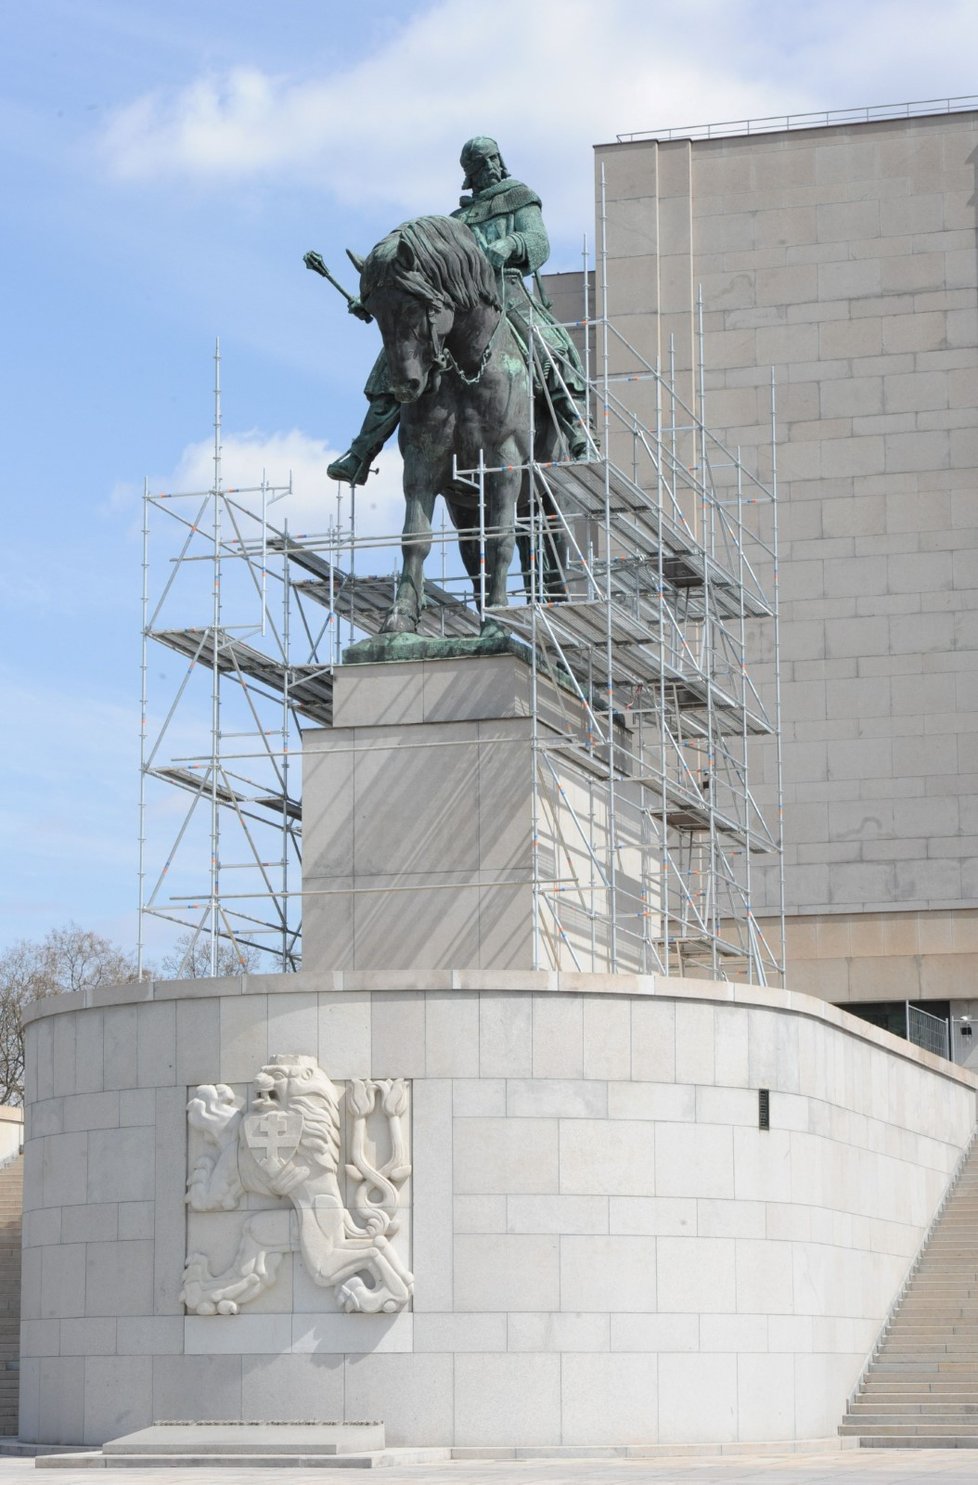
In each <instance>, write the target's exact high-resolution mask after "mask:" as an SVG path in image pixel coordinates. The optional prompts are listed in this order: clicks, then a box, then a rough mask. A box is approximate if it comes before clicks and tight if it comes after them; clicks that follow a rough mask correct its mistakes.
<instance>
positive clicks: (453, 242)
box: [360, 216, 501, 310]
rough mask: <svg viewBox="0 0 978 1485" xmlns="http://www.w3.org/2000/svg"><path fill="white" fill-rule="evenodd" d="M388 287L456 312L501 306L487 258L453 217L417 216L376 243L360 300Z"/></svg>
mask: <svg viewBox="0 0 978 1485" xmlns="http://www.w3.org/2000/svg"><path fill="white" fill-rule="evenodd" d="M390 288H396V289H401V290H402V291H403V292H404V293H406V294H413V295H414V296H415V297H416V298H418V299H423V300H425V301H426V302H427V303H429V304H449V305H451V306H452V308H453V309H459V310H470V309H476V308H478V306H479V304H480V303H481V304H488V305H490V306H491V307H492V308H493V309H500V308H501V304H500V300H499V290H498V288H497V285H496V277H495V274H494V273H493V270H492V265H491V264H490V262H489V259H488V258H487V257H486V255H485V253H484V252H483V251H482V248H481V247H480V246H479V242H478V239H477V238H476V236H475V234H474V233H473V232H472V231H471V229H470V228H469V227H467V226H466V225H465V223H464V222H460V221H457V220H456V219H455V218H454V217H440V216H432V217H416V218H415V219H414V220H413V221H411V222H402V223H401V225H400V226H399V227H395V228H394V231H393V232H389V233H388V234H387V236H386V237H385V238H383V239H382V240H381V241H380V242H378V244H377V246H376V247H375V248H373V249H372V250H371V252H370V253H369V254H368V256H367V259H366V262H365V263H364V265H363V270H362V272H361V275H360V298H361V300H362V301H363V302H364V303H366V301H367V299H368V298H369V296H370V295H371V294H372V293H373V291H374V290H375V289H390Z"/></svg>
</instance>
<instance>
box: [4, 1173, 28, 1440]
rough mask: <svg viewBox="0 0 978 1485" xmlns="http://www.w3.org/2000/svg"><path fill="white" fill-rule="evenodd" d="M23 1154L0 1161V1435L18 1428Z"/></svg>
mask: <svg viewBox="0 0 978 1485" xmlns="http://www.w3.org/2000/svg"><path fill="white" fill-rule="evenodd" d="M23 1206H24V1157H23V1155H16V1156H15V1157H14V1158H13V1159H12V1160H8V1161H6V1162H5V1163H4V1164H3V1165H0V1436H2V1435H8V1436H9V1435H12V1434H16V1432H17V1392H18V1386H19V1380H20V1373H19V1363H20V1230H21V1217H22V1213H23Z"/></svg>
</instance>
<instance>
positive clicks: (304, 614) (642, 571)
mask: <svg viewBox="0 0 978 1485" xmlns="http://www.w3.org/2000/svg"><path fill="white" fill-rule="evenodd" d="M603 216H604V210H603V207H602V220H603ZM606 261H607V259H606V253H605V250H604V246H603V243H602V246H601V251H600V253H599V255H598V264H597V269H596V276H597V279H598V284H599V289H600V302H599V313H598V314H593V313H592V312H591V308H590V303H589V300H590V297H591V294H592V289H591V277H592V275H591V274H590V272H589V264H588V261H587V249H586V246H585V263H584V273H583V275H582V281H583V294H584V303H583V312H582V314H581V317H580V318H579V319H578V320H576V321H572V322H570V326H569V328H570V329H571V330H572V333H574V334H575V336H576V338H577V339H578V341H579V346H580V349H581V351H582V356H583V360H584V363H585V369H586V373H587V387H588V391H587V406H586V407H585V408H582V409H581V413H582V419H583V421H584V422H585V424H586V425H593V424H595V423H596V424H597V428H598V431H597V434H594V433H592V434H591V435H590V436H589V442H590V448H589V452H588V456H587V458H585V459H583V460H578V461H556V462H549V463H542V462H538V461H536V460H531V461H530V463H529V464H528V465H526V466H525V470H526V473H527V475H528V477H529V483H530V489H531V495H532V498H531V500H530V502H529V509H528V511H527V513H526V514H525V515H524V516H523V517H522V518H521V519H520V521H519V523H518V528H519V529H518V534H519V536H520V537H521V538H522V545H523V548H524V551H528V552H529V554H530V560H529V564H528V577H524V576H523V575H520V576H517V575H516V574H514V575H513V578H512V583H511V591H510V595H509V602H508V603H507V605H506V606H505V607H501V608H497V609H495V610H489V609H487V608H485V607H484V604H483V599H484V594H483V593H482V592H481V591H480V589H479V584H478V583H477V584H476V592H475V593H474V594H473V592H472V583H471V580H470V579H468V578H465V577H464V575H463V573H462V569H461V566H460V564H459V562H458V560H457V556H456V553H455V544H456V541H457V533H455V532H454V531H450V530H448V529H446V526H445V524H444V521H443V523H442V526H441V529H440V531H436V532H435V533H434V544H435V547H437V548H439V549H440V566H441V571H440V575H439V579H438V581H435V580H434V579H433V578H431V577H430V576H429V577H426V580H425V583H424V600H425V601H424V607H423V609H422V615H421V620H420V623H419V633H422V634H427V635H438V636H454V637H468V636H475V635H477V634H478V633H479V632H480V629H481V628H482V626H483V625H484V624H485V623H486V622H490V621H491V622H493V623H495V624H497V625H499V626H501V627H503V628H504V629H505V630H507V631H508V632H509V634H510V635H511V636H512V641H513V646H514V649H515V650H516V652H517V653H519V654H521V655H522V656H523V657H524V658H525V661H526V663H527V665H528V667H529V669H530V672H531V695H532V698H533V701H532V708H531V711H532V718H531V722H532V760H533V762H532V771H533V782H532V791H531V794H532V816H533V823H532V831H531V836H532V864H531V877H532V912H533V944H534V949H533V961H534V967H536V968H541V969H543V968H557V969H577V970H600V971H612V972H615V971H624V970H628V971H635V972H641V973H659V974H663V975H694V976H701V977H706V978H711V979H727V978H732V979H746V980H750V981H753V982H754V983H759V984H768V983H775V982H781V983H783V975H784V877H783V852H782V840H781V820H782V776H781V752H780V682H779V670H780V660H779V657H780V641H779V632H778V606H777V578H778V566H777V563H778V558H777V540H778V530H777V499H776V488H777V475H776V457H775V447H776V432H777V430H776V423H775V411H774V387H773V380H772V389H771V419H770V429H769V439H770V441H769V449H770V454H769V467H768V468H767V469H766V470H765V471H764V477H763V478H762V476H761V472H760V471H759V470H758V469H757V468H756V467H753V466H749V461H748V460H747V459H746V458H745V457H744V456H743V454H742V451H741V450H740V449H739V448H733V449H730V448H727V447H726V446H725V445H724V444H723V443H722V442H721V441H720V440H719V439H718V438H716V437H715V436H714V435H713V434H712V433H711V432H710V431H709V429H708V427H707V423H706V416H705V402H706V397H705V374H704V365H703V345H704V336H703V319H702V304H701V303H700V305H699V307H698V316H697V334H696V337H695V341H696V346H695V359H696V363H697V364H696V365H695V366H694V368H693V369H692V372H691V373H690V372H689V369H688V368H687V370H686V374H685V383H684V385H685V386H686V387H688V386H689V385H692V387H693V389H694V390H693V393H692V395H689V393H688V391H685V392H684V395H681V394H680V391H679V390H678V382H677V374H676V365H675V360H676V356H675V344H674V342H670V347H669V357H668V365H667V366H666V367H665V368H663V367H662V366H660V365H659V364H657V363H653V362H651V361H650V360H648V359H647V358H645V357H644V356H643V355H642V354H641V353H640V352H639V351H638V350H637V349H636V348H635V346H633V345H632V344H630V343H629V341H628V340H627V339H626V337H625V336H624V334H623V333H622V331H621V328H620V326H618V325H616V324H615V322H614V320H613V318H612V317H611V315H610V314H609V311H608V284H607V269H606ZM530 323H531V336H532V337H533V338H534V340H535V341H536V342H537V347H536V348H537V352H538V355H539V357H540V358H541V360H542V361H544V362H545V361H546V360H547V359H550V360H551V361H552V360H553V354H554V353H553V351H552V349H550V348H548V344H547V341H546V339H545V337H544V336H543V334H542V333H541V332H540V329H539V328H538V327H537V326H535V325H534V324H533V321H532V316H531V322H530ZM596 361H597V362H598V369H597V370H596V369H595V364H594V363H595V362H596ZM553 370H554V374H555V375H556V376H558V377H559V375H560V368H559V366H556V365H554V367H553ZM530 446H531V447H532V438H531V440H530ZM213 464H214V476H213V482H212V484H211V487H210V489H208V490H206V491H198V492H196V493H191V494H174V493H169V492H168V493H165V494H159V493H151V492H150V491H148V490H147V491H146V493H145V498H144V511H145V519H144V546H143V660H142V702H143V705H142V715H143V726H142V757H141V774H142V782H141V791H140V818H141V825H140V861H139V881H140V910H141V912H140V920H141V925H142V923H143V920H146V919H148V918H149V917H152V916H158V917H161V918H164V919H166V920H168V921H169V922H171V923H175V924H178V925H180V927H181V928H182V929H183V930H184V931H185V933H187V934H188V935H189V938H190V942H191V944H193V943H195V942H197V941H198V940H200V938H201V937H202V936H203V938H204V940H205V941H206V943H207V945H208V949H209V957H210V964H211V972H212V973H215V972H216V971H217V967H218V964H219V962H221V945H222V943H223V944H224V945H225V946H230V950H231V953H232V956H234V955H237V956H238V957H240V958H242V959H246V958H247V953H246V951H253V950H258V951H261V953H262V954H263V955H265V956H270V958H268V959H267V960H266V962H268V963H274V965H275V966H276V967H277V968H279V969H281V970H283V971H290V970H294V969H296V968H297V967H298V966H299V963H300V956H301V947H300V945H301V879H300V871H301V832H302V807H301V799H300V790H299V786H298V781H297V777H296V754H297V752H298V750H299V749H300V748H301V734H302V732H303V730H304V729H305V728H307V727H310V726H315V727H322V726H328V725H330V723H331V721H332V680H333V673H334V670H335V668H336V667H337V666H338V665H340V664H342V663H343V660H342V655H343V648H344V637H343V636H344V632H345V634H346V635H347V636H348V638H349V639H350V640H354V639H356V638H358V637H361V636H364V635H374V634H378V633H379V632H380V630H381V626H382V624H383V621H384V618H385V616H386V614H387V612H388V610H389V608H390V604H391V601H392V597H393V592H394V582H395V575H394V573H393V572H391V571H387V572H383V573H381V574H378V573H377V571H376V568H377V567H378V566H379V565H380V564H381V562H384V561H387V560H390V559H391V558H392V556H393V553H394V552H395V551H396V550H397V548H398V547H399V545H400V535H399V533H398V534H394V533H389V534H381V535H367V534H365V532H364V531H363V530H362V529H359V526H360V524H361V523H358V520H357V512H356V491H355V489H351V490H348V491H345V490H340V491H339V493H338V495H337V509H336V517H335V520H331V521H330V522H329V523H328V525H327V529H326V530H325V531H324V532H321V533H318V534H308V533H306V534H302V535H298V534H292V533H291V532H290V531H289V527H288V523H287V522H284V521H283V522H281V523H280V524H276V522H275V521H274V520H273V516H274V515H275V509H274V508H275V506H276V504H277V503H278V502H279V501H280V500H282V499H283V497H284V496H286V495H287V494H288V493H289V486H288V485H284V486H272V485H269V484H266V482H265V480H264V477H263V478H262V481H261V483H260V484H259V485H257V486H255V487H254V488H250V489H247V490H245V489H240V488H239V489H227V488H225V487H224V484H223V481H222V469H221V392H220V350H219V348H218V350H217V352H216V355H215V388H214V455H213ZM455 473H456V477H457V479H458V480H459V481H460V482H468V484H469V485H470V487H471V489H472V491H473V493H474V494H475V495H477V496H478V502H479V510H480V517H479V527H478V532H475V531H473V532H472V533H471V534H472V535H473V536H475V535H477V536H478V539H479V541H480V542H481V543H482V544H483V547H484V544H485V542H486V540H487V538H488V537H491V535H492V532H491V531H490V530H488V529H487V527H486V521H485V509H486V501H485V482H486V479H487V477H488V476H489V475H490V474H491V473H492V470H491V469H490V468H487V467H486V466H485V464H484V462H480V466H479V467H478V468H476V469H459V468H456V471H455ZM344 503H345V508H344ZM160 523H162V524H163V526H164V527H165V535H164V536H163V540H162V552H163V557H162V564H161V562H160V558H159V556H158V555H157V548H156V547H155V546H153V555H152V559H151V545H152V544H153V542H154V541H155V540H156V537H157V530H158V526H159V524H160ZM555 537H559V544H560V547H561V549H562V550H563V551H564V553H565V555H564V558H563V568H564V571H563V579H564V586H565V588H566V595H565V596H561V597H560V598H559V599H557V598H555V596H554V595H553V593H552V591H551V590H550V589H549V585H548V584H546V583H545V582H544V578H543V574H544V571H545V568H546V565H547V561H546V560H545V559H547V560H549V559H550V554H551V553H552V550H553V547H554V541H555ZM432 565H433V563H432ZM765 634H766V638H765V637H764V636H765ZM759 636H760V637H759ZM161 646H163V647H166V649H167V650H168V651H169V652H170V654H171V655H176V656H179V657H181V659H182V661H183V662H185V668H184V669H183V671H182V673H181V674H180V675H179V677H178V679H177V680H176V681H175V682H172V681H168V683H167V684H168V686H169V692H168V695H167V697H166V698H165V699H164V702H163V703H162V704H157V703H156V702H155V701H154V699H153V698H151V696H150V680H151V678H152V677H153V673H154V671H155V669H156V667H155V664H153V663H151V657H155V656H156V655H157V654H158V653H160V647H161ZM758 656H760V657H762V658H763V673H764V681H763V684H762V683H761V682H760V681H759V680H758V679H757V673H756V663H755V662H756V659H757V657H758ZM151 714H152V717H153V719H154V720H153V721H152V722H151V721H150V716H151ZM765 740H766V741H765ZM174 743H176V744H177V746H178V752H177V754H176V756H172V755H171V749H172V747H173V745H174ZM758 743H761V744H762V746H763V748H764V752H763V755H762V756H763V758H764V767H765V771H766V778H765V785H764V792H765V795H766V797H767V799H768V801H769V804H770V805H771V806H773V808H770V810H769V814H770V816H771V818H770V819H768V818H766V816H765V811H764V809H763V808H762V805H761V800H760V794H759V790H758V788H757V787H756V785H755V782H754V778H755V775H756V768H755V761H756V760H755V755H756V753H757V749H758ZM164 754H166V755H167V756H166V757H165V758H164ZM164 786H165V787H164ZM175 793H179V794H180V795H181V796H182V800H183V805H182V808H181V807H179V806H178V805H176V804H174V803H173V796H174V794H175ZM759 869H760V870H762V871H763V872H764V873H765V896H764V900H763V903H761V904H760V905H759V897H758V892H757V885H756V884H757V878H758V872H759ZM762 917H763V918H764V919H765V921H767V922H769V923H770V922H772V921H773V922H774V923H775V925H776V932H775V935H773V936H771V935H768V934H766V933H765V931H764V929H763V926H762V922H761V918H762ZM141 942H142V933H141ZM189 952H190V950H189V949H188V953H189Z"/></svg>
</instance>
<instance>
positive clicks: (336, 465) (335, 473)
mask: <svg viewBox="0 0 978 1485" xmlns="http://www.w3.org/2000/svg"><path fill="white" fill-rule="evenodd" d="M400 418H401V404H400V403H399V402H398V400H397V398H396V397H395V396H394V394H393V392H381V393H379V394H378V395H377V396H376V397H371V398H370V399H369V400H368V403H367V415H366V417H365V418H364V420H363V426H362V428H361V429H360V432H359V433H358V434H357V436H356V438H355V439H354V440H353V442H352V443H351V445H350V447H349V449H348V450H347V452H346V453H345V454H343V455H341V457H340V458H339V459H334V460H333V462H332V464H330V465H328V466H327V469H326V473H327V474H328V475H329V478H330V479H331V480H342V481H343V483H344V484H347V485H363V484H366V481H367V475H368V474H369V473H370V466H371V464H372V463H373V461H374V460H375V459H376V457H377V455H378V454H379V453H380V451H381V449H382V448H383V447H384V444H385V443H386V442H387V440H388V439H389V438H390V436H391V434H392V433H393V432H394V429H395V428H396V427H397V425H398V423H399V422H400Z"/></svg>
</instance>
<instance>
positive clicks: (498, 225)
mask: <svg viewBox="0 0 978 1485" xmlns="http://www.w3.org/2000/svg"><path fill="white" fill-rule="evenodd" d="M460 163H461V166H462V170H463V172H464V180H463V189H464V190H466V191H471V193H472V194H471V195H468V196H463V197H462V198H461V203H460V205H459V207H458V209H457V210H456V211H454V212H453V213H452V216H453V217H455V218H456V219H457V220H458V221H461V222H464V223H465V225H466V226H467V227H469V228H470V229H471V231H472V232H473V234H474V236H475V238H476V240H477V242H478V243H479V246H480V247H481V249H482V251H483V252H484V253H485V255H486V257H487V258H488V260H489V262H490V264H491V265H492V267H493V269H494V270H495V271H496V273H497V275H498V276H499V280H500V284H501V289H502V294H503V298H504V300H505V312H506V316H507V318H508V319H509V321H510V324H511V325H512V326H513V329H514V330H515V331H516V332H517V334H518V335H519V338H520V341H521V342H522V344H523V345H524V346H525V345H527V344H528V343H529V341H530V339H531V336H530V330H529V324H530V319H531V317H532V320H533V323H534V325H535V326H536V328H537V330H538V331H539V332H540V334H541V335H542V336H543V338H544V340H545V342H546V345H547V347H548V350H549V351H550V352H551V353H552V358H553V359H551V357H550V356H544V357H540V356H537V358H536V360H537V365H536V369H535V380H536V381H537V383H538V384H540V383H542V384H543V385H544V386H545V387H546V392H547V397H546V398H544V397H542V396H541V399H540V406H539V408H538V417H549V416H550V411H549V406H552V408H553V412H554V414H555V415H556V418H557V422H558V424H559V432H560V433H561V434H562V435H563V436H564V439H565V442H566V444H567V448H568V450H569V452H570V454H571V456H572V457H573V458H582V457H584V455H585V454H586V452H587V437H586V434H585V431H584V429H583V427H582V425H581V420H580V416H579V413H578V409H577V407H576V406H575V402H574V399H575V398H582V397H583V395H584V373H583V369H582V367H581V363H580V359H579V357H578V355H577V351H576V349H575V347H574V344H573V342H572V341H571V339H570V336H569V335H568V333H567V331H566V330H565V329H564V327H563V326H562V325H560V324H558V323H557V321H556V320H555V319H554V318H553V316H552V314H551V313H550V305H549V303H548V302H547V300H546V299H545V298H543V296H542V294H541V295H540V296H539V297H535V298H533V299H531V297H530V295H529V293H528V292H527V288H526V284H525V281H524V280H525V278H526V277H527V276H528V275H531V274H532V275H535V276H538V275H539V270H540V269H541V268H542V267H543V265H544V263H546V261H547V259H548V258H549V256H550V239H549V237H548V236H547V229H546V227H545V226H544V221H543V211H542V206H541V201H540V197H539V196H538V195H537V194H536V192H535V191H533V190H531V189H530V187H529V186H526V185H524V184H523V183H522V182H521V181H517V180H514V179H513V177H512V176H511V175H510V173H509V171H508V170H507V169H506V164H505V161H504V160H503V158H502V155H501V154H500V152H499V146H498V144H497V143H496V141H495V140H494V139H491V138H489V137H488V136H487V135H477V136H476V137H475V138H474V139H470V140H469V141H468V142H467V143H466V144H465V145H464V146H463V148H462V154H461V159H460ZM351 256H352V255H351ZM304 261H305V264H306V267H307V268H312V269H314V270H315V271H316V272H317V273H319V274H321V275H322V276H323V277H324V278H327V279H328V280H329V282H330V283H332V284H334V285H335V286H336V287H337V288H338V289H339V290H340V292H341V293H342V294H343V296H344V297H345V298H346V299H347V300H348V307H349V311H350V313H351V314H354V315H357V316H358V317H359V318H360V319H363V320H367V321H369V320H370V319H371V315H370V313H369V312H368V311H367V309H366V308H365V306H364V305H363V303H362V301H361V299H359V298H357V297H354V296H351V295H350V294H349V293H348V291H347V290H345V289H344V288H343V287H342V286H341V285H340V284H338V283H337V281H336V280H335V279H334V278H333V276H332V274H331V273H329V271H328V269H326V266H325V264H324V263H323V260H322V258H321V257H320V255H319V254H318V253H315V252H310V253H307V254H306V256H305V259H304ZM537 283H538V287H539V278H538V277H537ZM541 362H542V364H541ZM364 392H365V394H366V397H367V401H368V407H367V412H366V415H365V417H364V421H363V425H362V427H361V428H360V431H359V433H358V434H357V436H356V438H355V439H354V440H353V442H352V444H351V445H350V448H349V449H348V450H347V452H346V453H345V454H343V455H342V456H341V457H340V458H339V459H336V460H334V461H333V463H332V464H330V466H329V468H328V470H327V473H328V475H329V477H330V479H335V480H340V481H343V482H344V483H347V484H356V485H362V484H363V483H364V482H365V480H366V479H367V477H368V475H369V474H370V469H371V465H372V463H373V461H374V459H376V457H377V455H378V454H379V453H380V451H381V449H382V448H383V446H384V444H385V443H386V442H387V440H388V439H389V438H390V437H391V435H392V434H393V432H394V430H395V429H396V428H397V426H398V423H399V421H400V415H401V414H400V404H399V401H398V399H397V397H396V396H395V395H394V391H393V389H392V387H391V380H390V368H389V365H388V357H387V353H386V351H381V353H380V355H379V356H378V358H377V360H376V361H375V363H374V366H373V368H372V370H371V372H370V375H369V377H368V378H367V383H366V386H365V387H364ZM548 401H549V406H548Z"/></svg>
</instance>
